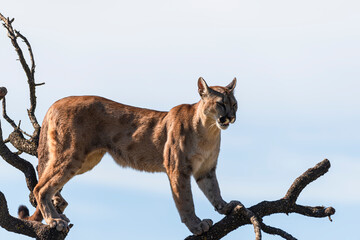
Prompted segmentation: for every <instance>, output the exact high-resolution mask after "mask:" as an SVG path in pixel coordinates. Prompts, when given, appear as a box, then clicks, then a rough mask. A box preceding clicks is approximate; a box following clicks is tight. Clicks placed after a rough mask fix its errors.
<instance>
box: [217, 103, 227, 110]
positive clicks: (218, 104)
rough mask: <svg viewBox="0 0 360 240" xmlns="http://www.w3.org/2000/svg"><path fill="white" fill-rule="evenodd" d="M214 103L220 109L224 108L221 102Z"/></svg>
mask: <svg viewBox="0 0 360 240" xmlns="http://www.w3.org/2000/svg"><path fill="white" fill-rule="evenodd" d="M216 105H217V106H219V107H220V108H222V109H225V105H224V104H223V103H220V102H217V103H216Z"/></svg>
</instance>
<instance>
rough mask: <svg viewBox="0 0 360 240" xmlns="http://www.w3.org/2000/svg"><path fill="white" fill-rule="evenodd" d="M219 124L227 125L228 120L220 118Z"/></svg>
mask: <svg viewBox="0 0 360 240" xmlns="http://www.w3.org/2000/svg"><path fill="white" fill-rule="evenodd" d="M219 120H220V123H222V124H229V122H230V120H229V119H228V118H227V117H221V118H220V119H219Z"/></svg>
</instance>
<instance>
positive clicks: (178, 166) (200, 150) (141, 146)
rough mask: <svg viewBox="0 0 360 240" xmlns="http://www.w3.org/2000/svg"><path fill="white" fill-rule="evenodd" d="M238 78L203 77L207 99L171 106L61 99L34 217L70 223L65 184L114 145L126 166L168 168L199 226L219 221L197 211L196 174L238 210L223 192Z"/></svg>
mask: <svg viewBox="0 0 360 240" xmlns="http://www.w3.org/2000/svg"><path fill="white" fill-rule="evenodd" d="M235 84H236V79H234V80H233V81H232V82H231V83H230V84H229V85H228V86H227V87H211V88H210V87H208V86H207V84H206V82H205V81H204V80H203V79H202V78H200V79H199V81H198V87H199V93H200V95H201V100H200V101H199V102H198V103H196V104H192V105H189V104H183V105H179V106H176V107H174V108H172V109H171V110H170V111H169V112H159V111H154V110H148V109H142V108H136V107H132V106H127V105H123V104H120V103H116V102H113V101H111V100H108V99H105V98H101V97H97V96H80V97H67V98H64V99H61V100H59V101H57V102H56V103H54V104H53V105H52V106H51V107H50V109H49V110H48V112H47V114H46V116H45V118H44V121H43V126H42V131H41V134H40V141H39V148H38V156H39V166H38V171H39V182H38V184H37V185H36V187H35V188H34V191H33V193H34V196H35V198H36V200H37V203H38V207H37V209H36V211H35V213H34V214H33V216H31V217H29V219H30V220H37V221H41V219H42V216H43V217H44V219H45V221H46V222H47V223H48V224H49V225H50V226H51V227H56V228H57V229H58V230H59V231H61V230H63V229H65V228H66V227H67V223H68V219H67V218H66V217H65V215H62V212H63V211H64V209H65V207H66V205H67V203H66V202H65V200H64V199H63V198H62V197H61V195H60V192H59V191H60V190H61V188H62V187H63V186H64V184H65V183H66V182H68V181H69V180H70V179H71V178H72V177H74V176H75V175H78V174H82V173H85V172H86V171H89V170H91V169H92V168H93V167H95V166H96V165H97V164H98V163H99V162H100V160H101V158H102V157H103V156H104V154H105V153H106V152H107V153H109V154H110V155H111V156H112V157H113V158H114V160H115V161H116V162H117V163H118V164H119V165H121V166H124V167H131V168H134V169H137V170H140V171H148V172H166V173H167V175H168V177H169V181H170V185H171V189H172V193H173V197H174V201H175V204H176V207H177V209H178V211H179V214H180V217H181V220H182V222H184V223H185V224H186V226H187V227H188V228H189V230H190V231H191V232H193V233H194V234H201V233H203V232H205V231H207V230H208V229H209V228H210V226H211V225H212V222H211V220H209V219H205V220H202V221H201V220H200V219H199V218H198V217H197V216H196V215H195V211H194V204H193V200H192V194H191V187H190V177H191V175H192V176H194V178H195V179H196V181H197V183H198V185H199V187H200V188H201V190H202V191H203V192H204V194H205V195H206V197H207V198H208V199H209V201H210V202H211V203H212V204H213V206H214V207H215V209H216V210H217V211H219V212H220V213H223V214H226V213H228V212H230V211H231V209H232V207H233V204H232V203H226V202H225V201H224V200H223V199H222V198H221V196H220V190H219V186H218V182H217V179H216V174H215V168H216V164H217V158H218V155H219V151H220V129H226V128H227V126H228V124H229V123H230V122H231V123H233V122H234V121H235V113H236V110H237V106H236V100H235V97H234V95H233V90H234V88H235ZM54 205H55V206H54ZM41 215H42V216H41Z"/></svg>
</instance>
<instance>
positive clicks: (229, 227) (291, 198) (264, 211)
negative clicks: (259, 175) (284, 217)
mask: <svg viewBox="0 0 360 240" xmlns="http://www.w3.org/2000/svg"><path fill="white" fill-rule="evenodd" d="M329 168H330V162H329V160H327V159H325V160H323V161H321V162H320V163H318V164H317V165H316V166H315V167H313V168H310V169H308V170H307V171H306V172H304V173H303V174H302V175H301V176H300V177H298V178H297V179H296V180H295V181H294V183H293V184H292V185H291V187H290V189H289V190H288V192H287V193H286V195H285V197H284V198H282V199H280V200H276V201H263V202H260V203H258V204H256V205H254V206H252V207H250V208H249V210H250V211H251V212H252V213H253V214H254V215H255V216H256V217H257V218H258V219H259V220H260V219H261V220H262V218H263V217H265V216H269V215H271V214H275V213H286V214H288V213H298V214H301V215H305V216H309V217H317V218H323V217H330V216H331V215H333V214H335V209H334V208H332V207H328V208H325V207H306V206H301V205H297V204H295V201H296V199H297V198H298V196H299V194H300V193H301V191H302V190H303V189H304V188H305V187H306V186H307V185H308V184H309V183H311V182H312V181H314V180H316V179H317V178H319V177H320V176H322V175H324V174H325V173H326V172H327V171H328V170H329ZM250 223H251V221H250V219H249V216H248V215H246V214H244V213H243V212H239V211H233V212H232V213H231V214H229V215H228V216H225V217H224V218H223V219H221V220H220V221H219V222H217V223H216V224H214V226H212V227H211V228H210V230H209V231H208V232H206V233H204V234H203V235H201V236H189V237H187V238H186V240H205V239H206V240H209V239H212V240H215V239H221V238H222V237H224V236H225V235H227V234H228V233H229V232H231V231H233V230H235V229H236V228H238V227H240V226H243V225H247V224H250ZM261 227H265V230H264V229H263V231H264V232H267V231H269V229H271V230H274V228H269V227H267V226H266V225H264V224H261ZM281 231H282V232H284V231H283V230H281ZM281 231H280V230H278V231H277V232H278V233H280V232H281ZM279 235H280V236H281V234H279ZM290 236H291V235H290ZM289 239H291V238H289Z"/></svg>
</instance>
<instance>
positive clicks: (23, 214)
mask: <svg viewBox="0 0 360 240" xmlns="http://www.w3.org/2000/svg"><path fill="white" fill-rule="evenodd" d="M29 216H30V214H29V209H28V208H27V207H26V206H24V205H20V206H19V209H18V217H19V218H20V219H27V218H28V217H29Z"/></svg>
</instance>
